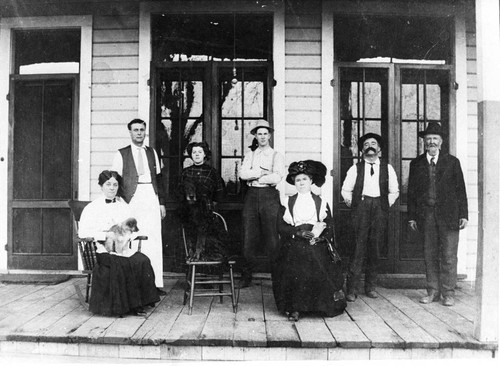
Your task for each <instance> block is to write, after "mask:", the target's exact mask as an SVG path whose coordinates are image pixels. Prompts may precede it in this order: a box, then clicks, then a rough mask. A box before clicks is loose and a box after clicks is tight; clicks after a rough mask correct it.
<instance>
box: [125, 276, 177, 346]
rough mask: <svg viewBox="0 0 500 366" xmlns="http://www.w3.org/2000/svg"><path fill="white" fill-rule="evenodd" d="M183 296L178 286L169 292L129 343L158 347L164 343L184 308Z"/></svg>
mask: <svg viewBox="0 0 500 366" xmlns="http://www.w3.org/2000/svg"><path fill="white" fill-rule="evenodd" d="M183 294H184V290H183V288H182V287H180V286H175V287H174V288H173V289H172V290H170V291H169V292H168V295H167V296H165V297H164V298H163V299H162V300H161V302H160V303H159V304H158V305H157V306H156V307H155V308H154V311H153V312H152V313H151V315H149V316H148V318H147V319H146V321H145V322H144V323H143V324H142V326H141V327H140V328H139V329H138V330H137V332H135V334H134V335H133V336H132V337H131V342H132V343H134V344H144V345H146V344H152V345H159V344H161V343H162V342H164V341H165V339H166V338H167V336H168V333H169V332H170V329H172V326H173V325H174V323H175V321H176V320H177V318H178V316H179V314H180V313H181V311H182V309H183V308H184V305H183V304H182V302H183Z"/></svg>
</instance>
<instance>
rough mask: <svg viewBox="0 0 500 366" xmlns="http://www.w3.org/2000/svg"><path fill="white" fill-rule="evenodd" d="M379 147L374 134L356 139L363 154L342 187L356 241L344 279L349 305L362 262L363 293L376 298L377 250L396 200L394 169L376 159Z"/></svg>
mask: <svg viewBox="0 0 500 366" xmlns="http://www.w3.org/2000/svg"><path fill="white" fill-rule="evenodd" d="M382 144H383V140H382V137H381V136H380V135H377V134H375V133H367V134H365V135H363V136H361V137H360V138H359V141H358V149H361V151H362V152H363V160H361V161H360V162H359V163H357V164H356V165H353V166H352V167H351V168H349V170H348V171H347V175H346V178H345V180H344V184H343V185H342V197H343V198H344V202H345V203H346V205H347V206H348V207H351V215H352V223H353V228H354V234H355V238H356V241H355V247H354V251H353V255H352V256H351V260H350V263H349V271H348V277H347V295H346V299H347V301H351V302H353V301H355V300H356V297H357V294H358V287H359V283H360V278H361V273H362V272H363V264H364V262H365V261H366V270H365V294H366V296H368V297H371V298H377V297H378V294H377V292H376V291H375V284H376V280H377V267H378V257H379V249H380V248H381V244H382V242H383V240H385V236H384V234H385V230H386V227H387V218H388V215H389V207H391V206H392V205H393V204H394V202H395V201H396V199H397V198H398V197H399V186H398V178H397V176H396V172H395V171H394V168H393V167H392V166H391V165H390V164H388V163H387V162H385V161H382V160H380V159H379V155H380V151H381V147H382Z"/></svg>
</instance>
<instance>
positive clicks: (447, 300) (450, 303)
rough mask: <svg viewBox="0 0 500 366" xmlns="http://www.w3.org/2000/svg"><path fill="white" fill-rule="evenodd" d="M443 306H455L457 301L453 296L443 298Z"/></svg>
mask: <svg viewBox="0 0 500 366" xmlns="http://www.w3.org/2000/svg"><path fill="white" fill-rule="evenodd" d="M443 305H444V306H453V305H455V299H454V298H453V297H452V296H449V295H447V296H444V298H443Z"/></svg>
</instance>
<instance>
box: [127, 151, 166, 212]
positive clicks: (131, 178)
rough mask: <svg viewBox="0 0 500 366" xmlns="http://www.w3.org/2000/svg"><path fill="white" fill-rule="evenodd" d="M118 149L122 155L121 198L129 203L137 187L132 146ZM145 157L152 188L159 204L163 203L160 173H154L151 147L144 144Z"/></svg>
mask: <svg viewBox="0 0 500 366" xmlns="http://www.w3.org/2000/svg"><path fill="white" fill-rule="evenodd" d="M118 151H119V152H120V154H121V155H122V160H123V177H122V178H123V187H122V188H123V196H124V197H123V198H124V199H125V201H126V202H127V203H130V200H131V199H132V197H133V196H134V194H135V191H136V189H137V179H138V178H139V177H138V175H137V169H136V167H135V162H134V157H133V156H132V147H131V146H130V145H129V146H127V147H124V148H123V149H120V150H118ZM146 157H147V158H148V167H149V171H150V173H151V183H152V184H153V189H154V191H155V193H156V195H157V196H158V199H159V201H160V205H164V204H165V198H164V196H163V185H162V179H161V174H156V159H155V155H154V150H153V148H151V147H149V146H146Z"/></svg>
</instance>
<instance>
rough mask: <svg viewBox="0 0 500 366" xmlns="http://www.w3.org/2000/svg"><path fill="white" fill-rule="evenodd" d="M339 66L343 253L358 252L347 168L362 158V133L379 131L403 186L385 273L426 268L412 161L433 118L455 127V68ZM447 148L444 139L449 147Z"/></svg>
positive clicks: (385, 249) (390, 228)
mask: <svg viewBox="0 0 500 366" xmlns="http://www.w3.org/2000/svg"><path fill="white" fill-rule="evenodd" d="M336 70H337V71H336V72H337V75H336V80H338V84H337V86H338V87H337V88H336V94H335V95H336V100H337V105H338V117H337V118H338V124H337V125H338V132H337V137H336V138H335V141H334V143H335V148H336V151H337V152H338V154H334V162H335V166H336V174H335V175H334V192H335V195H334V207H335V212H336V215H335V216H336V223H337V236H338V238H337V239H338V240H339V243H340V245H341V251H342V254H343V255H344V256H346V257H348V256H350V255H351V254H352V251H353V249H354V231H353V228H352V225H351V217H350V209H349V208H348V207H347V206H346V205H345V204H344V203H343V199H342V196H341V194H340V190H341V187H342V183H343V181H344V179H345V176H346V173H347V170H348V169H349V168H350V167H351V166H352V165H353V164H356V163H357V162H358V161H360V159H362V156H361V152H360V149H361V147H360V146H358V144H357V142H358V139H359V137H361V136H362V135H364V134H366V133H369V132H373V133H377V134H379V135H381V136H382V138H383V140H384V144H383V146H382V153H381V156H382V159H384V160H386V161H388V162H389V163H390V164H391V165H392V166H393V168H394V169H395V171H396V174H397V176H398V182H399V186H400V197H399V199H398V200H397V201H396V203H395V205H394V206H393V208H392V209H391V210H390V214H389V219H388V225H387V230H386V232H385V240H384V243H383V245H382V246H381V247H380V248H379V260H380V272H381V273H423V271H424V265H423V247H422V238H421V237H420V236H419V235H418V234H416V233H413V232H411V231H410V230H408V225H407V222H408V221H407V203H408V202H407V189H408V175H409V164H410V162H411V160H412V159H414V158H415V157H417V156H418V155H420V154H421V153H423V151H424V149H423V141H422V139H421V138H419V137H418V132H419V131H423V130H424V129H425V128H426V126H427V124H428V123H429V122H439V123H441V125H442V127H443V129H444V130H445V131H449V121H450V110H451V105H450V87H449V85H450V81H449V80H450V77H449V75H450V70H449V67H447V66H435V65H432V66H421V65H418V66H415V65H396V64H359V63H356V64H352V63H345V64H342V63H339V64H338V67H337V69H336ZM446 140H448V139H446ZM447 149H448V145H447V144H444V145H443V150H444V151H447ZM335 155H336V156H335Z"/></svg>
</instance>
